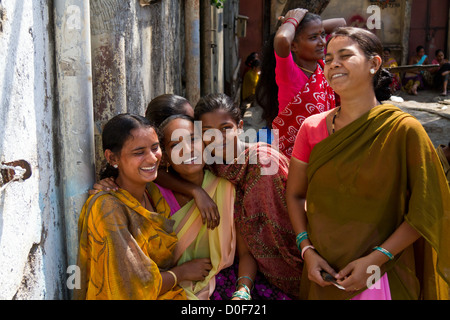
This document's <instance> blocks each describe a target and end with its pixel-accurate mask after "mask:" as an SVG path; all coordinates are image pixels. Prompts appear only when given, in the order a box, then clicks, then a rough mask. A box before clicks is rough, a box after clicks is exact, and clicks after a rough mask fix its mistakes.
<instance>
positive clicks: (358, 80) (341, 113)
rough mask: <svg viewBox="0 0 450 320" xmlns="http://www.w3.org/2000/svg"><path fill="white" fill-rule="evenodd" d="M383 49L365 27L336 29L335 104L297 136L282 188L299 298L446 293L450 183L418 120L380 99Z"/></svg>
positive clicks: (385, 89)
mask: <svg viewBox="0 0 450 320" xmlns="http://www.w3.org/2000/svg"><path fill="white" fill-rule="evenodd" d="M382 50H383V49H382V45H381V42H380V41H379V39H378V38H377V37H376V36H375V35H374V34H372V33H371V32H369V31H367V30H363V29H359V28H340V29H338V30H337V31H335V33H334V34H333V35H332V37H331V39H330V40H329V42H328V46H327V54H326V60H325V75H326V77H327V80H328V81H329V83H330V85H331V86H332V88H333V89H334V90H335V91H336V93H338V94H339V96H340V97H341V107H340V108H338V109H337V110H332V111H330V112H326V113H324V114H321V115H317V116H312V117H310V118H308V119H307V120H305V122H304V123H303V125H302V127H301V129H300V131H299V134H298V136H297V139H296V146H295V148H294V152H293V157H292V158H291V162H290V166H289V176H288V183H287V192H286V197H287V203H288V211H289V216H290V218H291V221H292V224H293V226H294V229H295V231H296V233H297V234H298V236H297V244H298V246H299V249H300V251H301V255H302V258H303V259H304V262H305V265H306V267H305V270H306V271H305V272H304V273H303V275H304V276H303V278H302V281H301V289H300V296H301V298H303V299H420V298H424V299H448V285H449V283H450V250H449V245H450V191H449V187H448V185H447V183H446V179H445V176H444V172H443V170H442V166H441V164H440V162H439V158H438V157H437V155H436V152H435V149H434V147H433V145H432V143H431V141H430V139H429V137H428V135H427V134H426V132H425V130H424V129H423V127H422V126H421V124H420V123H419V122H418V121H417V120H416V119H414V118H413V117H412V116H410V115H409V114H407V113H404V112H402V111H401V110H400V109H398V108H396V107H394V106H392V105H382V104H380V103H379V101H382V100H385V99H386V98H387V97H388V96H389V94H390V91H389V83H390V74H388V73H387V72H386V71H384V70H382V68H381V64H382V59H381V56H382ZM375 88H376V89H377V90H375ZM379 89H382V90H381V91H380V90H379ZM305 204H306V210H305ZM323 271H325V272H327V273H328V274H330V275H331V276H327V277H325V275H324V273H323ZM324 277H325V279H328V280H333V278H334V283H333V282H330V281H325V280H324ZM333 284H336V285H338V286H340V289H339V288H337V287H336V286H334V285H333ZM368 287H370V288H368Z"/></svg>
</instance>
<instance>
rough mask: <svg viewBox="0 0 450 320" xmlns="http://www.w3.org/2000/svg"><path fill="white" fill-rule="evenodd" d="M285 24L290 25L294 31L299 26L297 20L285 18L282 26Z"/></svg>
mask: <svg viewBox="0 0 450 320" xmlns="http://www.w3.org/2000/svg"><path fill="white" fill-rule="evenodd" d="M285 23H290V24H292V25H293V26H294V28H295V30H297V27H298V24H299V23H298V21H297V19H295V18H287V19H286V20H284V22H283V24H285Z"/></svg>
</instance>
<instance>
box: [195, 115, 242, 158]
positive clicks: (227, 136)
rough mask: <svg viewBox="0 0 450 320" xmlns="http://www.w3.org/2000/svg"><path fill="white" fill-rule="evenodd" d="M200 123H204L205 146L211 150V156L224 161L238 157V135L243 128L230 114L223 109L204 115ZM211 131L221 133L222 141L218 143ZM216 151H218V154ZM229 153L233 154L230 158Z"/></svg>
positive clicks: (219, 140)
mask: <svg viewBox="0 0 450 320" xmlns="http://www.w3.org/2000/svg"><path fill="white" fill-rule="evenodd" d="M200 121H201V123H202V133H203V139H204V142H205V145H206V146H209V147H210V148H211V149H210V150H211V154H212V155H213V156H217V157H219V158H221V159H222V160H227V159H229V158H231V159H233V158H234V157H235V156H236V155H235V152H236V142H237V139H239V137H238V135H239V129H241V126H238V125H237V124H236V121H235V120H234V119H233V117H232V116H231V115H230V114H229V113H228V112H226V111H225V110H221V109H218V110H215V111H213V112H207V113H204V114H202V115H201V117H200ZM210 129H214V131H215V132H216V133H217V132H220V134H221V139H218V140H217V141H216V136H215V135H214V136H212V135H210V134H209V133H210V132H211V131H208V130H210ZM217 138H219V137H217ZM215 151H218V154H217V152H215ZM227 151H228V152H229V153H232V154H228V158H227Z"/></svg>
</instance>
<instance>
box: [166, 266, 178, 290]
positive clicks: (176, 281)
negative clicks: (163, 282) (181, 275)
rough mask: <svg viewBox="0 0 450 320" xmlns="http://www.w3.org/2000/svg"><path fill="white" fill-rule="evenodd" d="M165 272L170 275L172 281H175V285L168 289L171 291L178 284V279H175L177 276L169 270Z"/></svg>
mask: <svg viewBox="0 0 450 320" xmlns="http://www.w3.org/2000/svg"><path fill="white" fill-rule="evenodd" d="M167 272H168V273H170V274H171V275H172V276H173V279H174V280H175V283H174V284H173V286H172V288H171V289H170V290H172V289H173V288H175V286H176V285H177V284H178V278H177V275H176V274H175V272H173V271H170V270H167Z"/></svg>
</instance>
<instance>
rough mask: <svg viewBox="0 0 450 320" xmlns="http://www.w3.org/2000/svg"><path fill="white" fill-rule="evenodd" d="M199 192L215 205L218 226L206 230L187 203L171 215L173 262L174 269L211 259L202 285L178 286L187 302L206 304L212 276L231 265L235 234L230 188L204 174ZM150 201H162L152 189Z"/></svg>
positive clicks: (184, 283) (158, 194) (231, 186)
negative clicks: (176, 266) (176, 265)
mask: <svg viewBox="0 0 450 320" xmlns="http://www.w3.org/2000/svg"><path fill="white" fill-rule="evenodd" d="M202 187H203V189H204V190H205V191H206V192H207V193H208V194H209V196H210V197H211V199H212V200H213V201H214V202H215V203H216V204H217V207H218V209H219V213H220V224H219V226H218V227H217V228H215V229H214V230H210V229H208V228H207V227H206V225H205V224H203V223H202V217H201V214H200V211H199V210H198V208H197V206H196V205H195V202H194V200H191V201H190V202H189V203H187V204H186V205H185V206H183V207H182V208H181V209H180V210H178V211H177V212H175V213H174V214H173V215H172V219H173V220H174V221H175V224H174V229H175V233H176V235H177V237H178V243H177V247H176V249H175V252H174V259H175V261H177V263H178V265H180V264H183V263H185V262H187V261H190V260H193V259H199V258H209V259H211V264H212V269H211V271H210V272H209V274H208V276H207V277H206V278H205V279H204V280H203V281H196V282H193V281H184V282H181V283H180V285H181V287H183V289H184V290H185V292H186V295H187V298H188V299H189V300H207V299H209V297H210V296H211V294H212V293H213V292H214V289H215V275H216V274H217V273H219V272H220V271H221V270H222V269H224V268H226V267H229V266H231V265H232V264H233V260H234V255H235V250H236V232H235V227H234V221H233V219H234V218H233V212H234V196H235V189H234V185H233V184H232V183H231V182H229V181H227V180H225V179H223V178H218V177H216V176H215V175H214V174H212V173H211V172H210V171H208V170H205V176H204V178H203V184H202ZM150 196H151V197H152V199H153V200H155V199H162V197H161V193H160V191H159V189H158V188H157V187H156V186H153V187H152V188H151V191H150Z"/></svg>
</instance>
